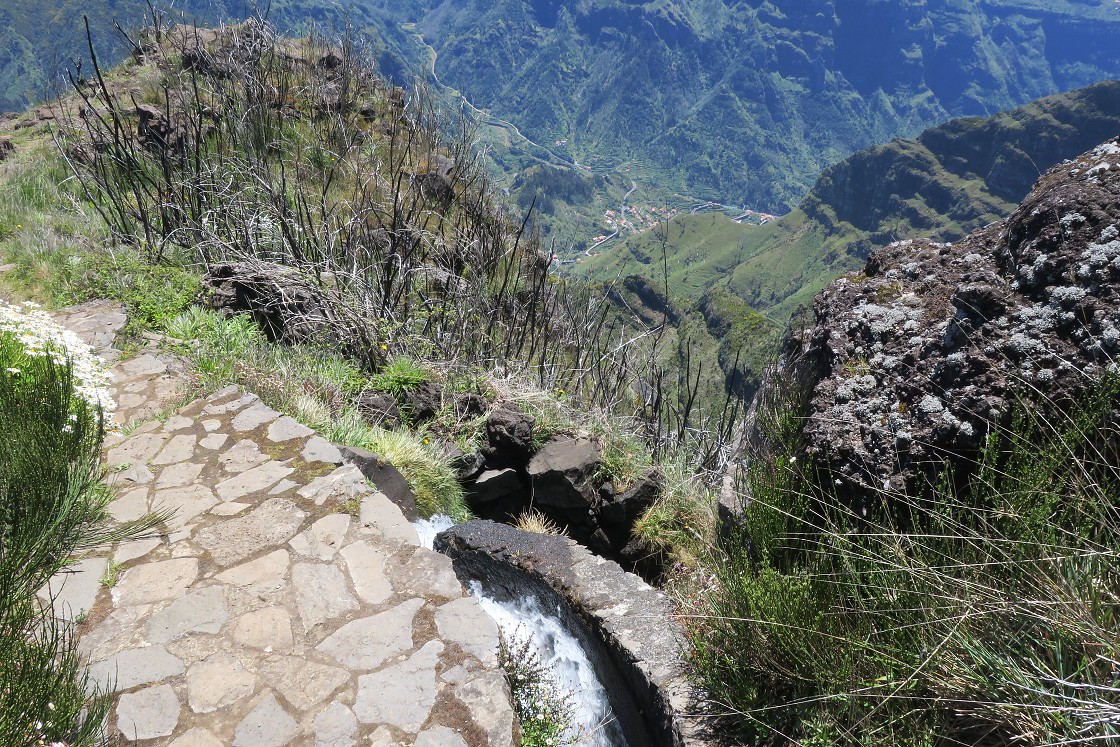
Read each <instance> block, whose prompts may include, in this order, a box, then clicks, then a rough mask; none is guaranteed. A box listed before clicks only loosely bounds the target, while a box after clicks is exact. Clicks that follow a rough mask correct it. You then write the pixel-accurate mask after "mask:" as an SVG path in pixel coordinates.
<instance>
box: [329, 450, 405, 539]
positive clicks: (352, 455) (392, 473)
mask: <svg viewBox="0 0 1120 747" xmlns="http://www.w3.org/2000/svg"><path fill="white" fill-rule="evenodd" d="M338 450H339V451H341V452H342V458H343V459H345V460H346V462H347V463H348V464H353V465H354V466H355V467H357V468H358V469H359V470H360V471H361V473H362V474H363V475H364V476H365V478H366V479H367V480H369V481H370V482H372V483H373V484H374V486H375V487H376V488H377V489H378V490H380V491H381V492H382V493H384V494H385V496H386V497H387V498H388V499H389V500H391V501H392V502H393V503H395V504H397V506H398V507H400V509H401V513H403V514H404V518H406V519H408V520H409V521H416V520H417V519H419V518H420V513H419V512H418V511H417V510H416V494H415V493H413V492H412V488H410V487H409V486H408V480H406V479H405V477H404V475H402V474H401V473H400V472H399V471H398V470H397V468H396V467H394V466H393V465H392V463H390V462H389V460H388V459H386V458H385V457H383V456H380V455H379V454H374V453H373V452H372V451H367V450H366V449H359V448H358V447H356V446H340V447H339V449H338Z"/></svg>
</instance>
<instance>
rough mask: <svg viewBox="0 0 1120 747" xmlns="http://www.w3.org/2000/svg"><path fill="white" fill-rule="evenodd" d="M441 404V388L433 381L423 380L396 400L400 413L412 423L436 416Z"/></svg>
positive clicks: (422, 421) (425, 420)
mask: <svg viewBox="0 0 1120 747" xmlns="http://www.w3.org/2000/svg"><path fill="white" fill-rule="evenodd" d="M442 406H443V388H442V387H440V385H439V384H436V383H435V382H433V381H425V382H423V383H421V384H420V385H419V386H417V387H416V388H415V389H411V390H409V391H407V392H404V393H403V394H401V396H400V400H399V401H398V402H397V407H398V409H399V410H400V412H401V414H402V415H404V416H405V417H407V418H408V420H409V421H410V422H412V423H424V422H427V421H429V420H431V419H432V418H434V417H435V416H436V413H437V412H439V410H440V408H441V407H442Z"/></svg>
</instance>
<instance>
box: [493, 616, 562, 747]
mask: <svg viewBox="0 0 1120 747" xmlns="http://www.w3.org/2000/svg"><path fill="white" fill-rule="evenodd" d="M498 663H499V664H500V665H501V667H502V669H503V670H504V671H505V674H506V684H508V685H509V690H510V695H511V696H512V697H513V711H514V714H515V715H516V716H517V722H518V723H519V724H520V725H521V747H563V746H564V745H570V744H578V741H576V742H573V741H571V739H570V736H569V735H568V732H569V731H570V729H571V726H572V718H573V714H574V712H575V703H574V701H575V693H571V692H563V691H561V690H560V688H559V686H558V685H557V684H556V679H555V675H554V674H553V672H552V671H551V670H550V668H549V667H548V666H547V665H546V664H545V663H544V662H543V661H541V657H540V654H539V653H537V652H536V651H535V650H534V649H533V646H532V640H531V639H530V638H529V637H528V636H522V637H520V638H518V637H516V636H515V637H514V638H513V640H512V641H510V640H507V639H506V637H505V636H502V640H501V642H500V643H499V645H498Z"/></svg>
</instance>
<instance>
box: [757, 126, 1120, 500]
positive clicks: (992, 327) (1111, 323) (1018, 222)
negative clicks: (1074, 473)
mask: <svg viewBox="0 0 1120 747" xmlns="http://www.w3.org/2000/svg"><path fill="white" fill-rule="evenodd" d="M814 311H815V316H816V323H815V325H814V326H813V327H811V328H810V329H808V330H806V331H804V332H802V333H800V334H798V335H795V336H794V337H793V338H792V339H791V341H790V342H789V344H788V345H787V347H786V350H785V361H786V364H787V371H786V372H787V373H789V372H791V371H792V372H794V373H797V374H798V375H799V376H800V378H801V380H803V381H807V382H808V385H809V386H810V387H811V392H812V393H811V398H810V400H809V405H808V410H809V412H808V417H807V420H806V423H805V428H804V434H805V445H806V449H807V452H808V456H810V457H811V458H812V460H813V462H814V464H815V466H816V467H817V469H818V470H820V471H821V472H822V473H827V474H828V475H829V477H830V479H834V480H835V481H836V484H837V485H838V486H839V487H838V490H839V491H840V492H841V494H846V495H847V496H848V497H850V498H851V499H852V500H854V501H856V502H859V501H860V500H866V497H867V496H868V495H871V494H872V493H873V491H869V490H868V488H872V489H873V490H874V489H879V488H902V487H903V486H904V485H906V484H909V485H910V486H911V487H913V485H914V484H915V481H917V480H919V479H935V478H936V477H937V476H938V475H939V474H940V473H941V471H942V469H943V467H944V465H945V463H946V462H948V464H950V465H951V466H956V467H957V468H958V472H961V471H967V465H968V463H969V458H971V457H973V456H974V455H975V453H976V450H977V448H978V447H979V446H980V445H981V444H982V443H983V440H984V437H985V434H987V433H988V432H989V430H990V429H991V428H992V427H993V425H994V424H996V425H998V424H1003V423H1006V422H1007V419H1008V417H1009V415H1010V413H1011V411H1012V408H1013V406H1014V404H1015V402H1016V400H1017V398H1019V397H1023V398H1024V399H1025V400H1026V401H1027V402H1029V403H1030V406H1031V407H1032V408H1034V410H1035V411H1036V412H1041V413H1043V414H1046V413H1050V412H1054V411H1057V410H1059V409H1060V408H1062V407H1065V406H1067V405H1068V404H1069V403H1070V402H1072V401H1073V400H1075V399H1076V398H1077V397H1078V396H1079V395H1080V394H1081V393H1082V392H1083V391H1084V390H1085V388H1086V386H1087V385H1088V384H1090V383H1091V382H1093V381H1096V380H1099V379H1100V378H1101V376H1102V375H1103V374H1104V372H1105V371H1106V370H1110V369H1115V366H1116V363H1115V361H1116V359H1117V356H1118V355H1120V139H1114V140H1111V141H1108V142H1106V143H1104V144H1102V145H1100V146H1098V147H1097V148H1094V149H1093V150H1091V151H1089V152H1088V153H1085V154H1084V155H1082V156H1081V157H1080V158H1078V159H1076V160H1075V161H1072V162H1066V163H1063V164H1061V165H1059V166H1057V167H1055V168H1053V169H1051V170H1050V171H1049V172H1048V173H1047V174H1046V175H1045V176H1043V177H1042V178H1041V179H1040V180H1039V181H1038V183H1037V184H1036V185H1035V187H1034V189H1033V191H1032V192H1031V193H1030V195H1029V196H1028V197H1027V198H1026V200H1025V201H1024V202H1023V203H1022V204H1021V205H1020V206H1019V207H1018V209H1017V210H1015V212H1014V213H1013V214H1012V215H1011V217H1010V218H1008V219H1007V220H1006V221H1003V222H999V223H994V224H991V225H989V226H987V227H985V228H983V229H980V230H978V231H976V232H974V233H973V234H971V235H970V236H968V237H967V238H965V239H963V240H961V241H959V242H957V243H955V244H939V243H935V242H932V241H928V240H923V241H904V242H899V243H895V244H892V245H890V246H887V247H885V248H883V249H881V250H879V251H877V252H875V253H873V254H872V255H871V257H870V258H869V260H868V262H867V266H866V269H865V271H864V272H863V273H861V274H859V275H852V276H849V277H846V278H843V279H840V280H838V281H836V282H834V283H833V284H832V285H830V286H829V287H828V288H827V289H826V290H825V291H824V292H822V293H821V294H820V295H819V296H818V297H817V299H816V303H815V308H814ZM770 386H773V382H771V384H770Z"/></svg>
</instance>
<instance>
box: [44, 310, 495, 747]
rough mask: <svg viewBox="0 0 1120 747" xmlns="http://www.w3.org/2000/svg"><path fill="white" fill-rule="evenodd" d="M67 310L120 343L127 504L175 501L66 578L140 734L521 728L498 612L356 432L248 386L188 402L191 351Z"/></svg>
mask: <svg viewBox="0 0 1120 747" xmlns="http://www.w3.org/2000/svg"><path fill="white" fill-rule="evenodd" d="M56 318H58V319H59V321H60V322H62V323H63V324H64V325H65V326H67V327H68V328H70V329H73V330H75V331H76V332H78V333H79V334H80V335H81V336H83V337H84V338H85V339H86V340H87V341H89V342H91V343H93V344H94V345H95V346H98V347H101V348H103V352H102V354H103V355H105V356H106V357H107V358H109V359H111V360H114V361H116V362H115V364H114V373H115V374H116V376H117V379H116V383H115V385H116V389H117V399H118V401H119V403H120V409H119V417H118V420H119V421H120V422H122V423H124V424H126V433H127V435H125V436H118V437H114V438H112V439H111V440H110V441H109V442H108V443H107V451H106V463H107V465H108V467H109V469H110V471H111V473H112V477H111V480H112V483H113V485H114V488H115V490H116V494H117V496H118V497H117V498H116V500H115V501H114V502H113V503H112V504H111V506H110V509H111V511H112V513H113V516H114V517H115V518H117V519H119V520H122V521H124V520H128V519H132V518H136V517H139V516H141V515H143V514H144V513H146V512H148V511H150V510H161V509H171V510H174V512H175V513H174V516H173V517H172V518H170V519H169V520H168V521H167V522H166V526H165V527H164V528H163V530H162V531H161V532H159V533H158V534H155V535H153V536H151V537H148V538H144V539H140V540H135V541H131V542H127V543H122V544H121V545H119V546H117V547H114V548H111V549H110V550H109V551H107V552H106V553H104V554H103V556H102V557H93V558H87V559H85V560H83V561H81V562H80V563H78V564H77V566H76V567H75V568H74V569H73V570H72V572H69V573H67V574H65V575H64V576H63V577H61V578H56V579H55V580H54V581H52V591H53V592H54V593H55V594H56V601H55V605H56V609H57V610H59V611H60V612H61V613H62V614H69V615H71V616H78V617H79V619H80V620H83V622H82V623H81V626H80V628H79V629H80V631H81V636H80V645H81V647H82V649H83V651H84V652H85V653H86V654H88V655H89V657H90V661H91V667H90V673H91V676H92V677H93V678H94V679H96V680H98V681H100V682H103V683H107V684H108V685H110V686H112V687H115V689H116V690H117V691H118V692H119V693H120V700H119V704H118V706H117V708H116V711H115V714H114V723H113V727H114V728H116V729H119V731H120V733H121V734H122V735H123V736H124V738H125V741H126V742H129V743H139V744H143V745H171V746H172V747H218V746H219V745H234V746H235V747H251V746H252V747H257V746H260V747H280V746H281V745H307V746H309V747H310V746H312V745H314V746H315V747H334V746H339V747H344V746H349V745H357V744H360V745H370V746H371V747H467V746H469V747H484V746H489V747H499V746H501V747H506V746H508V745H511V744H512V742H513V712H512V709H511V708H510V705H509V697H508V694H507V691H506V688H505V684H504V680H503V678H502V676H501V673H500V670H498V667H497V663H496V649H497V640H498V637H497V628H496V626H495V625H494V623H493V622H492V621H491V620H490V618H489V617H487V616H486V614H485V613H484V612H482V610H481V609H480V608H479V606H478V605H477V603H476V602H475V600H474V599H472V598H471V597H469V596H466V595H465V594H464V592H463V589H462V587H461V585H460V584H459V582H458V580H457V579H456V578H455V575H454V573H453V571H452V569H451V563H450V561H449V560H448V559H447V558H446V557H444V556H442V555H440V554H438V553H434V552H432V551H430V550H427V549H424V548H421V547H419V542H418V539H417V536H416V532H415V531H414V530H413V528H412V526H411V525H410V524H408V522H407V521H406V520H405V519H404V516H403V515H402V514H401V512H400V510H399V509H398V508H397V507H396V506H395V505H394V504H393V503H392V502H391V501H389V499H387V498H386V497H385V496H384V495H382V494H381V493H379V492H377V491H376V490H375V489H374V488H372V487H370V486H368V484H367V483H366V481H365V480H364V478H363V477H362V476H361V474H360V473H359V472H358V470H357V469H356V468H354V467H352V466H349V465H343V464H342V457H341V455H340V453H339V451H338V449H336V448H335V447H334V446H333V445H331V444H329V443H328V442H326V441H325V440H323V439H322V438H320V437H319V436H318V435H316V434H315V433H314V432H312V431H311V430H310V429H308V428H305V427H304V426H302V425H300V424H299V423H297V422H296V421H294V420H292V419H291V418H288V417H285V416H281V415H280V414H279V413H277V412H276V411H274V410H272V409H270V408H268V407H266V406H265V405H264V404H263V403H261V402H260V400H259V399H258V398H257V397H256V396H255V395H253V394H250V393H247V392H243V391H241V390H240V389H238V388H236V387H230V388H227V389H223V390H221V391H219V392H216V393H214V394H212V395H210V396H208V397H204V398H201V399H197V400H195V401H193V402H189V403H187V404H184V405H183V406H181V407H177V406H176V405H177V404H179V403H180V402H181V396H182V395H181V394H180V393H179V391H180V385H181V384H182V383H183V381H184V377H183V374H182V371H183V366H182V364H181V363H180V362H179V361H177V360H176V359H174V358H173V357H171V356H168V355H166V354H163V353H161V352H159V350H158V349H157V348H156V347H155V346H154V345H153V346H152V348H151V349H149V350H145V351H141V352H140V353H139V354H137V355H135V356H133V357H130V358H129V359H127V360H123V361H121V360H120V356H119V354H117V353H116V351H114V350H111V349H110V348H109V346H110V345H111V343H112V341H113V338H114V335H115V333H116V331H117V330H119V328H120V327H121V326H122V325H123V323H124V321H125V319H124V315H123V313H121V311H120V309H119V307H116V306H115V305H113V304H109V303H104V302H97V303H93V304H86V305H83V306H81V307H76V308H75V309H73V310H69V311H67V312H63V313H60V314H58V315H57V316H56Z"/></svg>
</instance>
